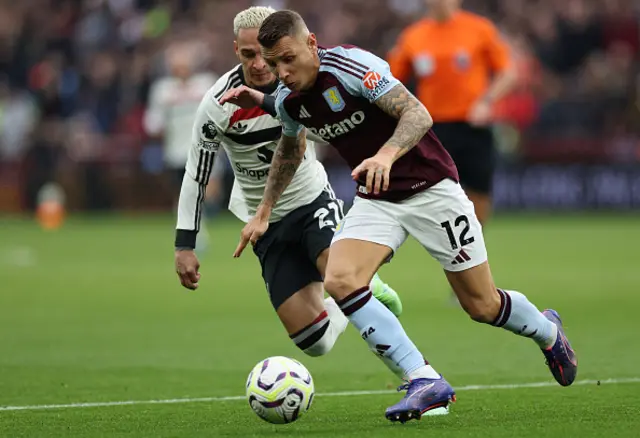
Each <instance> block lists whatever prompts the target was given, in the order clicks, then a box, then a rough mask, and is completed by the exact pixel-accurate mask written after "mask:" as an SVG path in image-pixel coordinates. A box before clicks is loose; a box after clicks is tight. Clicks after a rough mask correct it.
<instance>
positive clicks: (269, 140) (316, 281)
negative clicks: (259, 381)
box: [175, 7, 402, 356]
mask: <svg viewBox="0 0 640 438" xmlns="http://www.w3.org/2000/svg"><path fill="white" fill-rule="evenodd" d="M273 12H275V11H274V10H273V9H271V8H267V7H252V8H249V9H247V10H245V11H242V12H240V13H239V14H238V15H237V16H236V17H235V20H234V33H235V38H236V40H235V43H234V46H235V52H236V54H237V56H238V59H239V60H240V64H239V65H237V66H236V67H234V68H233V69H232V70H230V71H229V72H228V73H226V74H224V75H223V76H222V77H221V78H220V79H219V80H218V81H217V82H216V84H215V85H214V86H213V87H212V88H211V89H210V90H209V91H208V92H207V94H206V96H205V97H204V99H203V100H202V103H201V104H200V107H199V108H198V111H197V115H196V119H195V123H194V125H193V130H192V132H193V137H192V140H191V149H190V151H189V158H188V162H187V166H186V175H185V177H184V180H183V183H182V189H181V193H180V200H179V208H178V222H177V230H176V240H175V246H176V251H175V260H176V269H177V272H178V275H179V277H180V281H181V283H182V285H183V286H185V287H186V288H189V289H195V288H197V287H198V281H199V279H200V274H199V273H198V269H199V262H198V259H197V257H196V255H195V254H194V252H193V247H194V245H195V239H196V236H197V233H198V231H199V230H200V217H201V214H202V199H203V196H204V190H205V186H206V184H207V181H208V179H209V174H210V172H211V169H212V167H213V165H214V159H215V156H216V153H218V152H219V150H220V148H221V147H222V148H223V149H224V150H225V152H226V155H227V157H228V158H229V160H230V161H231V166H232V168H233V171H234V173H235V183H234V186H233V189H232V195H231V200H230V203H229V209H230V210H231V211H232V212H233V213H234V214H235V215H236V216H237V217H238V218H239V219H241V220H242V221H244V222H247V221H249V220H250V219H251V217H252V216H253V215H254V214H255V212H256V208H257V206H258V204H259V203H260V201H261V199H262V194H263V193H264V188H265V182H266V181H267V175H268V173H269V170H270V166H271V159H272V157H273V151H274V150H275V148H276V145H277V141H278V139H279V138H280V135H281V132H282V128H281V126H280V123H279V121H278V120H277V119H276V118H275V117H274V116H275V106H274V104H275V99H274V98H273V97H272V96H269V93H272V92H274V91H275V90H276V88H277V85H278V83H277V80H276V78H275V76H274V75H273V74H272V73H271V71H270V70H269V68H268V66H267V65H266V64H265V62H264V60H263V59H262V55H261V54H260V46H259V44H258V40H257V35H258V28H259V27H260V25H261V24H262V21H263V20H264V19H265V18H266V17H267V16H268V15H269V14H271V13H273ZM236 86H245V87H247V88H248V89H249V90H254V91H255V92H256V93H257V94H259V95H260V96H263V93H262V92H259V91H257V90H261V91H263V92H264V93H266V95H267V98H266V99H264V100H263V101H262V102H261V103H262V106H263V107H262V108H257V107H256V108H253V109H250V110H246V109H242V108H240V107H239V106H238V105H235V104H233V103H226V104H220V103H219V102H218V99H219V98H220V97H221V96H222V95H223V94H224V93H225V91H227V90H228V89H230V88H232V87H236ZM270 113H272V114H273V115H272V114H270ZM341 218H342V207H341V203H340V201H338V200H337V199H335V197H334V194H333V190H332V189H331V186H330V185H329V183H328V181H327V175H326V173H325V170H324V167H323V166H322V164H321V163H320V162H319V161H317V160H316V156H315V151H314V146H313V143H311V142H310V146H309V148H307V150H306V152H305V158H304V160H303V162H302V164H301V165H300V167H299V169H298V172H297V173H296V175H295V177H294V178H293V179H292V181H291V185H290V186H289V188H288V189H287V190H285V191H284V192H283V194H282V197H281V198H280V201H279V202H278V203H277V204H276V205H274V209H273V215H272V216H271V218H270V220H271V227H270V229H269V232H268V233H265V234H264V236H263V238H262V239H260V241H259V242H257V243H256V245H255V247H254V252H255V254H256V255H257V257H258V259H259V260H260V264H261V267H262V276H263V278H264V281H265V284H266V288H267V291H268V293H269V296H270V299H271V303H272V305H273V307H274V308H275V309H276V312H277V314H278V316H279V317H280V320H281V321H282V324H283V325H284V327H285V329H286V330H287V332H288V334H289V336H290V338H291V339H292V340H293V342H294V343H295V344H296V345H297V346H298V347H299V348H300V349H301V350H302V351H304V352H305V353H306V354H308V355H310V356H320V355H323V354H326V353H327V352H329V351H330V350H331V348H332V347H333V345H334V343H335V341H336V339H337V337H338V336H339V335H340V334H341V333H342V332H343V331H344V330H345V328H346V326H347V325H348V322H347V319H346V317H345V316H344V314H343V313H342V312H341V311H340V309H339V308H338V306H337V305H336V303H335V301H334V300H333V299H332V298H327V299H326V300H325V299H324V288H323V285H322V281H323V277H324V272H325V268H326V263H327V258H328V252H329V251H328V249H329V246H330V244H331V239H332V238H333V234H334V231H335V227H336V226H337V224H338V222H339V221H340V220H341ZM371 287H372V289H373V290H374V293H375V294H376V296H377V297H378V298H379V299H380V300H381V301H382V302H384V303H385V304H386V305H387V306H388V307H389V308H390V309H392V310H393V312H394V313H395V314H396V315H399V314H400V312H401V310H402V305H401V303H400V300H399V297H398V296H397V294H396V293H395V292H394V291H393V289H391V288H389V287H388V286H387V285H386V284H384V283H383V282H382V281H381V280H380V279H379V278H378V277H375V278H373V280H372V282H371Z"/></svg>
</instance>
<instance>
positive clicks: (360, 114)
mask: <svg viewBox="0 0 640 438" xmlns="http://www.w3.org/2000/svg"><path fill="white" fill-rule="evenodd" d="M364 119H365V114H364V111H356V112H355V113H353V114H351V117H349V118H347V119H344V120H342V121H340V122H338V123H333V124H331V125H330V124H328V123H327V124H326V125H324V128H320V129H317V128H309V131H311V132H313V133H314V134H315V135H318V136H320V137H322V138H323V139H324V140H326V141H330V140H331V139H332V138H336V137H338V136H340V135H344V134H346V133H348V132H349V131H351V130H353V129H355V127H356V126H358V125H359V124H361V123H362V122H364Z"/></svg>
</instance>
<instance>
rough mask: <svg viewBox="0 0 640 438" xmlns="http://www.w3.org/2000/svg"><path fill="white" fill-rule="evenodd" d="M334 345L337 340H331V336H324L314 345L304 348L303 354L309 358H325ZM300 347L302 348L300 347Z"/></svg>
mask: <svg viewBox="0 0 640 438" xmlns="http://www.w3.org/2000/svg"><path fill="white" fill-rule="evenodd" d="M334 344H335V339H334V340H331V339H329V336H323V337H321V338H320V339H319V340H318V341H317V342H315V343H313V344H312V345H310V346H308V347H306V348H304V349H302V348H301V349H302V352H303V353H304V354H306V355H307V356H311V357H318V356H324V355H325V354H327V353H328V352H330V351H331V349H332V348H333V346H334ZM298 347H300V346H299V345H298Z"/></svg>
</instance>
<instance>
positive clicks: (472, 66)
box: [388, 11, 509, 122]
mask: <svg viewBox="0 0 640 438" xmlns="http://www.w3.org/2000/svg"><path fill="white" fill-rule="evenodd" d="M388 62H389V65H390V66H391V72H392V73H393V75H394V76H395V77H396V78H398V79H399V80H400V81H402V82H405V83H406V82H407V81H408V80H409V78H410V77H411V76H414V77H415V78H416V80H417V93H416V95H417V97H418V99H419V100H420V101H421V102H422V103H423V104H424V106H426V107H427V109H428V110H429V112H430V113H431V116H432V117H433V119H434V121H435V122H454V121H465V120H467V114H468V113H469V111H470V109H471V106H472V105H473V104H474V103H475V102H476V101H477V100H478V99H480V98H481V97H483V95H484V93H485V92H486V91H487V89H488V86H489V83H490V81H491V77H492V75H493V74H494V73H498V72H501V71H503V70H505V69H506V68H507V67H508V64H509V54H508V48H507V46H506V44H505V43H504V42H503V41H502V40H501V39H500V36H499V34H498V31H497V29H496V28H495V26H494V25H493V24H492V23H491V22H490V21H489V20H487V19H485V18H483V17H481V16H479V15H476V14H472V13H470V12H465V11H458V12H456V13H455V14H454V15H453V17H451V19H450V20H448V21H446V22H442V23H440V22H438V21H436V20H433V19H429V18H426V19H423V20H421V21H419V22H417V23H415V24H413V25H411V26H409V27H408V28H407V29H406V30H405V31H404V32H403V33H402V34H401V35H400V38H399V39H398V42H397V44H396V46H395V47H394V48H393V49H392V50H391V52H390V53H389V56H388Z"/></svg>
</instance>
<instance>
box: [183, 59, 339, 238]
mask: <svg viewBox="0 0 640 438" xmlns="http://www.w3.org/2000/svg"><path fill="white" fill-rule="evenodd" d="M242 84H244V76H243V74H242V66H241V65H238V66H236V67H235V68H234V69H233V70H231V71H229V72H227V73H226V74H224V75H223V76H222V77H220V79H219V80H218V81H217V82H216V84H215V85H214V86H213V87H212V88H211V89H210V90H209V91H208V92H207V94H206V95H205V97H204V99H202V102H201V103H200V106H199V108H198V111H197V114H196V119H195V123H194V124H193V130H192V140H191V148H190V150H189V157H188V161H187V166H186V173H185V178H184V180H183V182H182V190H181V192H180V200H179V206H178V224H177V228H178V230H195V231H198V230H199V228H200V223H199V222H200V216H201V209H202V201H203V199H204V193H205V189H206V185H207V182H208V180H209V177H210V175H211V170H212V168H213V163H214V160H215V156H216V153H217V152H218V151H219V148H220V146H222V147H223V148H224V151H225V152H226V155H227V157H228V158H229V161H230V162H231V167H232V168H233V172H234V174H235V182H234V185H233V189H232V192H231V199H230V201H229V210H230V211H231V212H232V213H233V214H235V215H236V216H237V217H238V218H239V219H240V220H242V221H244V222H248V221H249V219H250V218H251V217H253V216H254V215H255V213H256V210H257V208H258V205H259V204H260V202H261V201H262V196H263V194H264V188H265V185H266V182H267V177H268V175H269V168H270V167H271V159H272V158H273V154H274V151H275V149H276V147H277V143H278V140H279V139H280V136H281V134H282V126H281V125H280V122H279V120H278V119H276V118H275V117H272V116H271V115H269V114H268V113H266V112H265V111H264V110H262V109H260V108H257V107H256V108H252V109H242V108H240V107H238V106H237V105H233V104H231V103H225V104H224V105H220V103H219V99H220V97H222V95H223V94H224V93H225V91H227V90H229V89H230V88H235V87H238V86H240V85H242ZM275 88H276V87H275V86H274V87H273V88H272V89H270V90H267V92H271V93H275ZM327 184H328V178H327V173H326V172H325V169H324V167H323V166H322V164H321V163H320V162H319V161H318V160H317V159H316V153H315V144H314V142H313V141H312V140H309V139H307V150H306V152H305V156H304V160H303V161H302V163H301V164H300V167H299V168H298V170H297V172H296V174H295V175H294V177H293V180H292V181H291V184H289V186H288V187H287V188H286V189H285V191H284V193H283V194H282V196H281V197H280V199H279V200H278V202H277V204H276V205H275V206H274V208H273V211H272V214H271V218H270V221H271V222H276V221H279V220H280V219H282V218H283V217H284V216H286V215H287V214H288V213H290V212H291V211H293V210H295V209H296V208H299V207H302V206H304V205H307V204H310V203H311V202H312V201H314V200H315V199H316V198H317V197H318V196H319V195H320V194H321V193H322V191H323V190H324V189H325V188H326V187H327Z"/></svg>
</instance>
